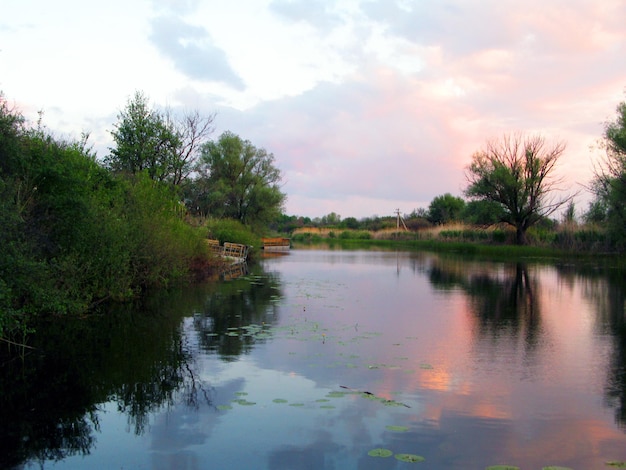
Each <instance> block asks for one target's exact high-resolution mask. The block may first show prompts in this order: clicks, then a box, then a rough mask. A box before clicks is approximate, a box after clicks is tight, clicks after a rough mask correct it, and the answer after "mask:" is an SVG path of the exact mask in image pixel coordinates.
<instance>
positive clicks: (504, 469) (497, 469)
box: [485, 465, 520, 470]
mask: <svg viewBox="0 0 626 470" xmlns="http://www.w3.org/2000/svg"><path fill="white" fill-rule="evenodd" d="M485 470H520V469H519V467H515V466H513V465H491V466H490V467H487V468H486V469H485Z"/></svg>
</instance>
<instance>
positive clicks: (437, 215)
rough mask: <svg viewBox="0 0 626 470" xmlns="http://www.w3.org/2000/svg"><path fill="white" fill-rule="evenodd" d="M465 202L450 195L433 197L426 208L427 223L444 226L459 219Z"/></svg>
mask: <svg viewBox="0 0 626 470" xmlns="http://www.w3.org/2000/svg"><path fill="white" fill-rule="evenodd" d="M464 207H465V201H464V200H463V199H461V198H460V197H455V196H453V195H452V194H450V193H446V194H444V195H443V196H437V197H435V198H434V199H433V200H432V201H431V203H430V206H428V221H429V222H431V223H433V224H445V223H448V222H452V221H456V220H459V219H460V216H461V213H462V212H463V208H464Z"/></svg>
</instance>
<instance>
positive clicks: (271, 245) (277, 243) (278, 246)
mask: <svg viewBox="0 0 626 470" xmlns="http://www.w3.org/2000/svg"><path fill="white" fill-rule="evenodd" d="M261 241H262V242H263V250H265V251H289V249H290V248H291V240H290V239H289V238H283V237H274V238H262V239H261Z"/></svg>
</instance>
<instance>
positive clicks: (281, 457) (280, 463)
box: [268, 431, 343, 470]
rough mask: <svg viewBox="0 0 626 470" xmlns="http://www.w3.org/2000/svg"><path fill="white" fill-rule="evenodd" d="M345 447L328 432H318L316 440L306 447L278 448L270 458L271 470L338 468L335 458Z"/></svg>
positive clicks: (288, 446)
mask: <svg viewBox="0 0 626 470" xmlns="http://www.w3.org/2000/svg"><path fill="white" fill-rule="evenodd" d="M342 449H343V446H341V445H339V444H336V443H335V442H333V437H332V435H331V434H330V433H328V432H326V431H320V432H318V435H317V437H316V439H315V440H314V441H313V442H311V443H309V444H307V445H304V446H294V445H287V446H282V447H278V448H276V449H275V450H273V451H272V452H270V454H269V456H268V467H269V468H270V469H271V470H291V469H298V470H308V469H310V470H324V469H335V468H337V467H336V465H335V462H334V458H333V457H334V456H335V455H337V453H339V452H341V451H342Z"/></svg>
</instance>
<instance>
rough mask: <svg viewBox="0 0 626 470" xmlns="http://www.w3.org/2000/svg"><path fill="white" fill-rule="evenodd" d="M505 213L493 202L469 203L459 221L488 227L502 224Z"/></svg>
mask: <svg viewBox="0 0 626 470" xmlns="http://www.w3.org/2000/svg"><path fill="white" fill-rule="evenodd" d="M505 214H506V211H505V210H504V208H503V207H502V205H501V204H499V203H497V202H495V201H484V200H477V201H469V202H468V203H467V204H465V208H464V209H463V212H462V213H461V220H462V221H463V222H466V223H468V224H472V225H483V226H490V225H494V224H497V223H499V222H502V220H503V219H504V217H505Z"/></svg>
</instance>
